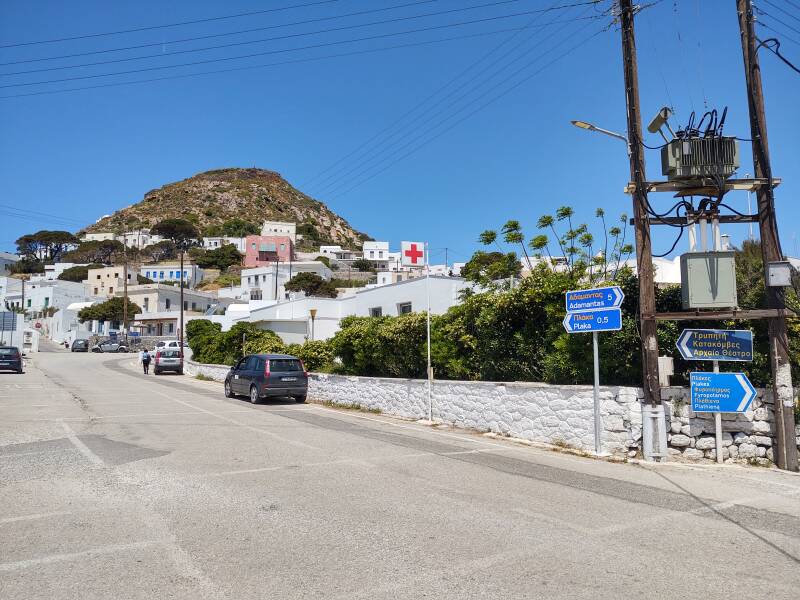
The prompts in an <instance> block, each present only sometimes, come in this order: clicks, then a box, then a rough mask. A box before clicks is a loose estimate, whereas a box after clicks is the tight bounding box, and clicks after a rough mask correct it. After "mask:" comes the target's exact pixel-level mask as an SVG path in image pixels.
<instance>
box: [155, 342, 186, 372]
mask: <svg viewBox="0 0 800 600" xmlns="http://www.w3.org/2000/svg"><path fill="white" fill-rule="evenodd" d="M164 371H174V372H175V373H177V374H178V375H183V352H181V351H180V350H178V349H177V348H157V349H156V356H155V360H154V361H153V373H155V374H156V375H161V373H163V372H164Z"/></svg>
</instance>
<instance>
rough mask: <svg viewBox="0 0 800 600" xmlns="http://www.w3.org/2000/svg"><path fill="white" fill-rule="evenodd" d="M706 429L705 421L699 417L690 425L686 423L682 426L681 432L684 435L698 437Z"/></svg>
mask: <svg viewBox="0 0 800 600" xmlns="http://www.w3.org/2000/svg"><path fill="white" fill-rule="evenodd" d="M703 431H705V427H704V425H703V421H701V420H699V419H692V420H691V421H690V422H689V424H688V425H684V426H683V427H681V431H680V432H681V433H682V434H683V435H688V436H689V437H697V436H698V435H700V434H701V433H703Z"/></svg>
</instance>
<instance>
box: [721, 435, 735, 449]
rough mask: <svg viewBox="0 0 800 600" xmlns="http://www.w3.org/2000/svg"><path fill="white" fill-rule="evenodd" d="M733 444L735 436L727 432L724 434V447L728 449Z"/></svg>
mask: <svg viewBox="0 0 800 600" xmlns="http://www.w3.org/2000/svg"><path fill="white" fill-rule="evenodd" d="M731 444H733V436H732V435H731V434H730V433H728V432H727V431H723V432H722V446H723V447H728V446H730V445H731Z"/></svg>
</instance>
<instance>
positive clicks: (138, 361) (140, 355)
mask: <svg viewBox="0 0 800 600" xmlns="http://www.w3.org/2000/svg"><path fill="white" fill-rule="evenodd" d="M143 356H144V348H142V349H141V350H139V355H138V356H137V357H136V362H137V363H139V364H142V357H143Z"/></svg>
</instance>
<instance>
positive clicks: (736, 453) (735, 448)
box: [728, 444, 739, 458]
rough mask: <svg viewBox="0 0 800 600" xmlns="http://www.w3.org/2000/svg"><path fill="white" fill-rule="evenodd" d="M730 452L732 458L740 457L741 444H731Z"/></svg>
mask: <svg viewBox="0 0 800 600" xmlns="http://www.w3.org/2000/svg"><path fill="white" fill-rule="evenodd" d="M728 453H729V454H730V456H731V458H739V446H737V445H736V444H734V445H733V446H729V447H728Z"/></svg>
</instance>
